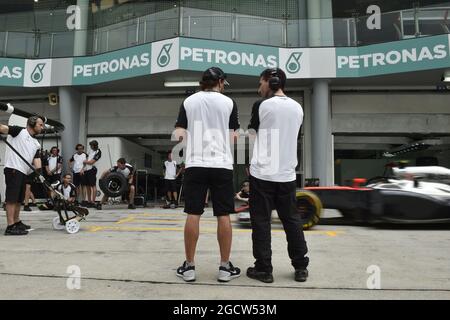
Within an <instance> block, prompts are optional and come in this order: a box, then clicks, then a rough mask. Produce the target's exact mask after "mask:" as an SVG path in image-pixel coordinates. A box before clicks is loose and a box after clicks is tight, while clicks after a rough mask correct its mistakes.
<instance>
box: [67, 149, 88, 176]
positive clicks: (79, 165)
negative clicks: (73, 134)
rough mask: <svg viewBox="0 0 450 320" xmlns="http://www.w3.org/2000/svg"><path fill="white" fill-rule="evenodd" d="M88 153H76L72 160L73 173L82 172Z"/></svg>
mask: <svg viewBox="0 0 450 320" xmlns="http://www.w3.org/2000/svg"><path fill="white" fill-rule="evenodd" d="M87 157H88V155H87V154H86V153H84V152H83V153H81V154H78V153H75V154H74V155H73V156H72V158H71V159H70V161H71V162H72V161H73V166H72V171H73V173H80V171H81V170H82V169H83V168H84V163H83V161H84V160H86V159H87Z"/></svg>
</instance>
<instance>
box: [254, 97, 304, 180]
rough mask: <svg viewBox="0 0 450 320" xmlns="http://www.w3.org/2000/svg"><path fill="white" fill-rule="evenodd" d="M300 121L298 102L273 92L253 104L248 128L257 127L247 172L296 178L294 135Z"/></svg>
mask: <svg viewBox="0 0 450 320" xmlns="http://www.w3.org/2000/svg"><path fill="white" fill-rule="evenodd" d="M302 123H303V109H302V107H301V105H300V104H299V103H298V102H297V101H295V100H293V99H291V98H289V97H280V96H274V97H272V98H270V99H266V100H263V101H260V102H257V103H255V104H254V106H253V110H252V120H251V121H250V125H249V129H255V130H257V135H256V139H255V143H254V147H253V157H252V160H251V162H250V174H251V175H252V176H253V177H255V178H257V179H260V180H266V181H272V182H291V181H295V180H296V174H295V167H296V166H297V163H298V162H297V144H298V142H297V138H298V134H299V131H300V127H301V125H302Z"/></svg>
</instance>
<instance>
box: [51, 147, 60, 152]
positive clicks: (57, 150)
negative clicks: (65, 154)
mask: <svg viewBox="0 0 450 320" xmlns="http://www.w3.org/2000/svg"><path fill="white" fill-rule="evenodd" d="M53 149H56V150H57V151H58V152H59V149H58V147H52V148H51V149H50V153H52V151H53Z"/></svg>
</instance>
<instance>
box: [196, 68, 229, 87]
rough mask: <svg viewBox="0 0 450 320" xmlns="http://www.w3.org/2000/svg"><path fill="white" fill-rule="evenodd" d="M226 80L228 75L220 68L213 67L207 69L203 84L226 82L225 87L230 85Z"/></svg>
mask: <svg viewBox="0 0 450 320" xmlns="http://www.w3.org/2000/svg"><path fill="white" fill-rule="evenodd" d="M226 79H227V75H226V74H225V72H223V70H222V69H220V68H219V67H211V68H208V69H206V70H205V72H203V76H202V82H206V81H217V80H224V81H225V85H229V83H228V81H227V80H226Z"/></svg>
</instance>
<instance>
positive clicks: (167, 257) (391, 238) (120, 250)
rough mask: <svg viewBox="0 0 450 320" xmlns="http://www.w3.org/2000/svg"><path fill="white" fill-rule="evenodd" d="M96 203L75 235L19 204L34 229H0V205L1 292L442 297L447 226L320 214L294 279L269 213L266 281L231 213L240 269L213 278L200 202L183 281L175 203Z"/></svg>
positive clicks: (448, 255) (25, 295)
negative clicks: (251, 270) (193, 249)
mask: <svg viewBox="0 0 450 320" xmlns="http://www.w3.org/2000/svg"><path fill="white" fill-rule="evenodd" d="M104 209H105V210H102V211H97V210H93V209H92V210H90V211H91V213H90V215H89V216H88V220H87V221H83V222H82V228H81V230H80V232H79V233H77V234H74V235H70V234H67V233H66V232H65V231H56V230H53V228H52V219H53V217H54V216H55V213H54V212H51V211H39V210H37V211H33V212H23V213H22V219H23V221H24V222H25V223H27V224H31V226H32V228H34V230H33V231H31V232H30V234H29V235H28V236H24V237H6V236H3V232H4V229H5V222H6V219H5V213H4V211H0V233H1V234H0V289H1V290H0V299H33V300H34V299H189V300H193V299H219V300H220V299H232V300H234V299H287V300H290V299H299V300H303V299H450V249H449V248H450V232H449V228H448V227H439V228H404V227H403V228H387V229H380V228H374V227H370V226H357V225H345V224H342V223H335V222H333V221H334V220H336V219H335V218H334V220H333V219H325V220H323V221H324V224H321V225H318V226H316V227H315V228H314V229H313V230H310V231H306V232H305V235H306V240H307V242H308V246H309V249H310V252H309V257H310V259H311V263H310V266H309V268H308V269H309V271H310V277H309V279H308V281H307V282H305V283H298V282H295V281H294V280H293V269H292V267H291V265H290V260H289V258H288V255H287V245H286V240H285V234H284V232H283V230H282V226H281V224H280V223H279V221H278V220H277V218H276V216H275V217H274V221H273V226H272V229H273V231H272V251H273V265H274V278H275V282H274V283H272V284H264V283H262V282H258V281H255V280H252V279H249V278H247V277H246V276H245V270H246V268H247V267H248V266H251V265H252V263H253V257H252V248H251V229H250V228H249V227H248V226H247V227H246V226H242V225H240V224H239V223H238V222H237V216H236V215H233V218H232V220H233V227H234V229H233V250H232V257H231V261H232V262H233V263H234V264H235V265H236V266H239V267H240V268H241V269H242V271H243V275H242V276H241V277H240V278H238V279H235V280H233V281H231V282H229V283H227V284H220V283H218V282H217V273H218V262H219V254H218V244H217V241H216V226H217V224H216V219H215V218H214V217H213V216H212V210H211V209H207V211H206V213H205V214H204V216H203V218H202V220H201V234H200V240H199V243H198V247H197V256H196V273H197V281H196V282H194V283H190V284H186V283H184V282H183V281H182V280H181V279H179V278H177V277H176V276H175V270H176V268H177V267H178V266H179V265H180V264H181V263H182V262H183V260H184V245H183V226H184V219H185V216H184V214H183V212H182V210H183V209H181V208H179V209H168V210H164V209H161V208H159V207H155V208H137V209H136V210H128V209H126V207H125V206H120V205H119V206H114V207H105V208H104ZM334 216H335V212H333V211H330V210H329V211H326V212H325V217H330V218H331V217H334ZM337 220H339V219H337ZM327 221H332V222H331V223H330V222H327ZM78 271H79V272H80V273H79V274H78ZM378 275H379V277H378ZM78 285H79V289H77V288H78ZM368 287H371V288H372V287H380V289H372V290H370V289H368Z"/></svg>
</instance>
